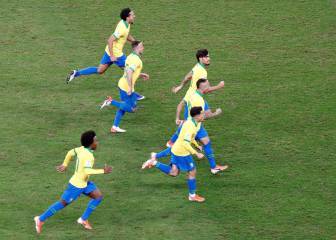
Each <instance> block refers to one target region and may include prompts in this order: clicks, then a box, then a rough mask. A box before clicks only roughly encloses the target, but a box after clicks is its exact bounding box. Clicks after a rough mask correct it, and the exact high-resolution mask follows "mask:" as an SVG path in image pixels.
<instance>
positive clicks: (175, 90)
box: [172, 85, 182, 93]
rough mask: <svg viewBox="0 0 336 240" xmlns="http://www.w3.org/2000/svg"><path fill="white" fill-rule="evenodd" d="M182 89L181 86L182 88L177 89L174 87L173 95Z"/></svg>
mask: <svg viewBox="0 0 336 240" xmlns="http://www.w3.org/2000/svg"><path fill="white" fill-rule="evenodd" d="M181 89H182V86H181V85H180V86H177V87H173V88H172V92H173V93H178V92H179V91H180V90H181Z"/></svg>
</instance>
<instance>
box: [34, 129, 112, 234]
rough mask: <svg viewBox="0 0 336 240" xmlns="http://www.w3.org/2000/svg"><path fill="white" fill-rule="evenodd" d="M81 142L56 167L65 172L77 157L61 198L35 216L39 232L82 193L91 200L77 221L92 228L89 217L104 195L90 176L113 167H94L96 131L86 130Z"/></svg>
mask: <svg viewBox="0 0 336 240" xmlns="http://www.w3.org/2000/svg"><path fill="white" fill-rule="evenodd" d="M81 143H82V146H81V147H77V148H74V149H71V150H70V151H69V152H68V153H67V155H66V157H65V159H64V162H63V163H62V164H61V165H59V166H57V167H56V169H57V171H58V172H65V171H66V169H67V168H68V164H69V162H70V161H71V160H72V159H74V158H75V159H76V169H75V173H74V175H73V176H72V177H71V179H70V181H69V184H68V187H67V189H66V190H65V191H64V193H63V195H62V196H61V199H60V200H59V201H57V202H55V203H54V204H52V205H51V206H50V207H49V208H48V209H47V210H46V211H45V212H44V213H43V214H42V215H40V216H36V217H34V221H35V227H36V231H37V233H41V231H42V225H43V224H44V223H45V221H46V220H47V219H48V218H49V217H51V216H53V215H54V214H55V213H56V212H58V211H60V210H62V209H63V208H64V207H66V206H67V205H69V204H70V203H72V202H73V201H75V200H76V199H77V198H78V197H79V196H80V195H81V194H84V195H86V196H88V197H90V198H91V200H90V202H89V204H88V206H87V208H86V210H85V211H84V213H83V215H82V216H81V217H80V218H78V220H77V222H78V223H79V224H81V225H83V227H84V228H85V229H92V227H91V225H90V223H89V221H88V218H89V216H90V215H91V213H92V212H93V211H94V210H95V209H96V207H97V206H98V205H99V204H100V202H101V201H102V199H103V195H102V193H101V192H100V190H99V189H98V188H97V187H96V185H95V184H94V183H93V182H91V181H88V179H89V176H90V175H93V174H107V173H110V172H111V171H112V167H110V166H107V165H105V167H104V168H103V169H93V168H92V167H93V164H94V161H95V159H94V156H93V151H94V150H96V148H97V145H98V140H97V137H96V133H95V132H94V131H87V132H84V133H83V134H82V136H81Z"/></svg>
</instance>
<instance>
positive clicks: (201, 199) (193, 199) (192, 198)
mask: <svg viewBox="0 0 336 240" xmlns="http://www.w3.org/2000/svg"><path fill="white" fill-rule="evenodd" d="M189 201H191V202H199V203H201V202H204V201H205V198H204V197H201V196H200V195H197V194H195V195H194V196H191V195H189Z"/></svg>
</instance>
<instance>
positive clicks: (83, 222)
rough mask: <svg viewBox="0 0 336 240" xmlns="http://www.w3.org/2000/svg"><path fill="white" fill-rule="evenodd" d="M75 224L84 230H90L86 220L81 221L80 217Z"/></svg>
mask: <svg viewBox="0 0 336 240" xmlns="http://www.w3.org/2000/svg"><path fill="white" fill-rule="evenodd" d="M77 223H79V224H80V225H82V226H83V227H84V228H85V229H88V230H91V229H92V227H91V225H90V223H89V221H88V220H83V219H82V218H81V217H80V218H78V219H77Z"/></svg>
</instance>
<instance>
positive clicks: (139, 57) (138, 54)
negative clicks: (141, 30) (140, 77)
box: [132, 52, 141, 58]
mask: <svg viewBox="0 0 336 240" xmlns="http://www.w3.org/2000/svg"><path fill="white" fill-rule="evenodd" d="M132 54H134V55H136V56H138V57H139V58H141V57H140V55H139V54H137V53H136V52H132Z"/></svg>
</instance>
